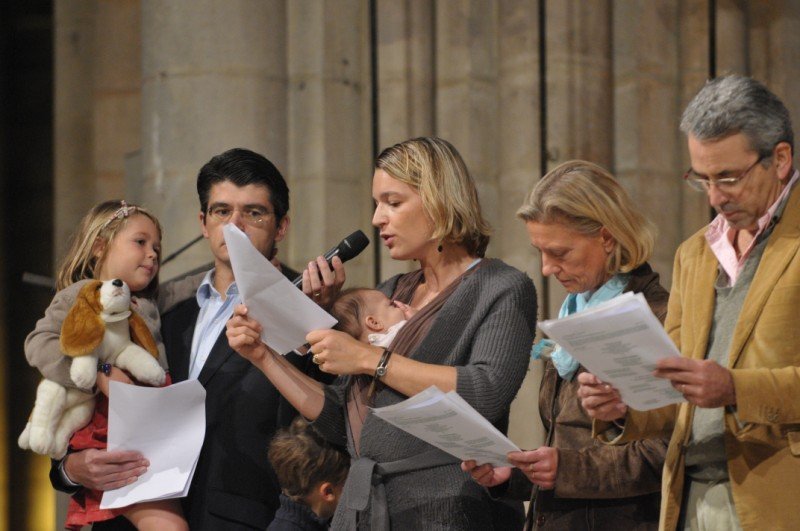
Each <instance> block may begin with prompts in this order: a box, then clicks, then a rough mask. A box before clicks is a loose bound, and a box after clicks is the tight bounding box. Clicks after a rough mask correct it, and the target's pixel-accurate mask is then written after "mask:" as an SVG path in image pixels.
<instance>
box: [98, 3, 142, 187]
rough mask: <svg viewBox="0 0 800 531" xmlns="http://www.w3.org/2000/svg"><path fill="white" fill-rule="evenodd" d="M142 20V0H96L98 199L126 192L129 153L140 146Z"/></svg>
mask: <svg viewBox="0 0 800 531" xmlns="http://www.w3.org/2000/svg"><path fill="white" fill-rule="evenodd" d="M140 22H141V17H140V2H139V0H99V1H98V2H97V7H96V15H95V25H94V28H95V29H94V49H95V53H94V56H93V60H92V81H93V83H92V85H93V90H92V98H91V101H92V130H93V133H94V134H93V137H92V138H93V146H92V160H93V174H94V175H95V178H96V181H95V186H96V200H97V201H100V200H105V199H112V198H122V197H124V196H125V156H126V154H128V153H130V152H132V151H136V150H138V149H139V146H140V144H141V72H142V68H141V24H140ZM136 199H138V198H130V199H129V200H130V201H135V200H136Z"/></svg>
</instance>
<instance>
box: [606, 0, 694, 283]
mask: <svg viewBox="0 0 800 531" xmlns="http://www.w3.org/2000/svg"><path fill="white" fill-rule="evenodd" d="M613 11H614V91H615V100H614V146H615V168H616V176H617V177H618V178H619V180H620V181H621V182H622V184H623V185H624V186H625V187H626V189H627V190H628V192H629V193H630V194H631V195H632V196H633V199H634V201H635V202H636V204H637V205H638V207H639V209H640V210H641V211H642V212H643V213H644V214H645V215H647V216H648V217H649V218H650V219H651V220H652V221H653V222H655V224H656V225H657V226H658V239H657V242H658V243H657V245H656V246H655V250H654V253H653V257H652V259H651V265H652V266H653V269H655V270H656V271H658V272H659V273H661V275H662V278H663V281H664V282H665V283H666V285H667V286H668V285H669V277H670V271H671V269H672V261H673V256H674V253H675V249H676V247H677V245H678V243H679V242H680V241H681V239H682V237H681V236H682V235H681V226H680V211H681V196H682V193H683V186H685V185H684V184H683V182H682V181H681V172H682V170H681V169H680V168H681V156H680V149H681V145H680V144H679V142H678V138H679V136H678V135H679V134H678V124H679V122H680V110H679V108H678V98H679V93H680V91H679V70H678V50H679V48H678V27H679V25H678V8H677V4H676V3H675V2H672V1H671V0H662V1H653V2H636V1H629V0H618V1H615V2H614V6H613ZM632 20H633V21H636V23H635V24H631V21H632Z"/></svg>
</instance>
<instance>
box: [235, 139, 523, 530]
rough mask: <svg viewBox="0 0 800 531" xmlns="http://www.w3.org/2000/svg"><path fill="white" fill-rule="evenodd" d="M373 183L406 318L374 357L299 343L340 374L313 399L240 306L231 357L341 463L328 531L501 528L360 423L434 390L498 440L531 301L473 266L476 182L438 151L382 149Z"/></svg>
mask: <svg viewBox="0 0 800 531" xmlns="http://www.w3.org/2000/svg"><path fill="white" fill-rule="evenodd" d="M375 166H376V167H375V174H374V176H373V180H372V197H373V199H374V200H375V205H376V206H375V214H374V216H373V219H372V223H373V225H375V226H376V227H378V228H379V229H380V235H381V238H382V239H383V242H384V244H385V245H386V247H388V249H389V254H390V255H391V257H392V258H393V259H395V260H416V261H418V262H419V266H420V267H419V269H418V270H417V271H414V272H412V273H408V274H405V275H398V276H395V277H393V278H391V279H389V280H388V281H386V282H384V283H382V284H381V285H380V286H379V289H380V290H382V291H383V292H384V293H385V294H387V296H389V297H390V298H392V299H395V300H397V301H400V302H402V303H405V304H408V305H409V306H411V307H412V308H414V309H416V310H417V313H416V314H415V315H414V316H413V317H411V318H410V319H409V320H408V322H407V323H406V324H405V326H403V328H402V329H401V330H400V331H399V332H398V334H397V336H396V337H395V339H394V340H393V341H392V344H391V345H390V346H389V347H388V348H387V349H382V348H379V347H375V346H372V345H368V344H366V343H362V342H360V341H357V340H356V339H354V338H352V337H351V336H349V335H348V334H345V333H343V332H339V331H336V330H318V331H315V332H312V333H311V334H309V336H308V340H309V342H310V343H311V345H312V347H311V348H312V352H313V356H314V358H313V359H314V362H315V363H317V364H319V366H320V367H321V368H322V370H324V371H326V372H330V373H334V374H339V375H349V376H350V377H349V378H346V379H343V378H340V379H339V380H337V382H339V383H338V384H335V385H332V386H328V387H323V386H322V385H321V384H319V383H318V382H316V381H313V380H311V379H310V378H308V377H306V376H305V375H303V374H302V373H300V371H298V370H296V369H295V368H294V367H293V366H291V364H289V363H288V362H286V360H284V359H283V358H282V357H281V356H279V355H276V354H275V352H273V351H272V350H270V349H269V348H268V347H267V346H266V345H264V344H263V343H262V342H261V341H260V339H259V333H260V326H259V325H258V323H255V322H254V321H253V320H252V319H250V318H248V316H247V313H246V309H245V308H243V307H239V308H237V310H236V313H235V316H234V317H233V319H231V321H230V322H229V324H228V339H229V342H230V344H231V346H232V347H233V348H234V349H236V350H237V351H238V352H239V353H240V354H241V355H242V356H244V357H246V358H247V359H249V360H250V361H251V362H252V363H254V364H255V365H256V366H258V367H259V368H260V369H261V370H262V371H263V372H264V373H265V374H266V375H267V377H268V378H269V379H270V380H271V381H272V382H273V384H274V385H275V387H276V388H278V390H279V391H280V392H281V393H282V394H283V395H284V396H285V397H286V398H287V399H288V400H289V401H290V402H291V403H292V404H293V405H294V406H295V407H296V408H297V409H298V411H299V412H300V413H301V414H302V415H303V416H305V417H306V418H308V419H313V420H314V421H315V422H314V426H315V428H317V429H318V430H319V431H320V432H322V433H323V434H324V435H325V436H326V438H328V439H329V440H331V441H333V442H336V443H339V444H341V445H343V446H344V445H347V447H348V448H349V450H350V453H351V455H352V457H353V459H354V460H353V464H352V466H351V469H350V474H349V476H348V478H347V481H346V484H345V488H344V493H343V495H342V498H341V501H340V503H339V507H338V508H337V510H336V514H335V516H334V520H333V524H332V527H333V528H334V529H354V528H355V527H358V528H371V529H376V530H379V529H380V530H382V529H388V528H389V527H390V526H391V527H392V528H394V529H425V530H432V529H480V530H485V529H494V528H498V529H508V526H509V523H508V522H507V521H506V522H504V521H502V520H501V519H498V517H497V515H496V514H495V510H496V509H497V507H498V505H497V504H496V503H494V502H493V500H491V499H490V497H489V496H488V495H487V493H486V491H485V489H482V488H481V487H480V486H479V485H477V484H475V483H473V482H471V481H470V480H469V477H468V476H467V475H466V474H464V473H463V472H462V471H461V469H460V468H459V464H458V462H457V461H454V459H453V458H452V457H449V456H447V455H446V454H444V453H443V452H441V451H439V450H436V449H435V448H433V447H431V446H429V445H427V444H426V443H424V442H422V441H420V440H419V439H416V438H415V437H413V436H410V435H408V434H407V433H405V432H403V431H401V430H399V429H396V428H394V427H393V426H391V425H389V424H387V423H385V422H383V421H381V420H380V419H378V418H377V417H375V416H374V415H372V414H371V413H370V411H369V408H368V407H367V406H386V405H390V404H395V403H397V402H399V401H401V400H404V399H405V398H406V397H408V396H411V395H413V394H415V393H418V392H419V391H422V390H424V389H426V388H427V387H429V386H431V385H436V386H437V387H439V389H441V390H443V391H452V390H455V391H457V392H458V394H460V395H461V396H462V397H463V398H464V399H465V400H466V401H467V402H469V403H470V404H471V405H472V406H474V407H475V408H476V409H477V410H478V411H479V412H480V413H481V414H482V415H483V416H485V417H486V418H487V419H489V420H490V421H491V422H493V423H494V424H495V425H497V426H498V427H500V428H505V426H506V424H507V420H508V410H509V406H510V404H511V400H512V399H513V398H514V396H515V395H516V393H517V390H518V389H519V386H520V385H521V383H522V379H523V377H524V375H525V372H526V369H527V365H528V352H529V349H530V345H531V342H532V340H533V335H534V330H535V321H536V294H535V290H534V287H533V283H532V282H531V281H530V279H529V278H527V277H526V276H525V275H524V274H523V273H521V272H520V271H517V270H516V269H514V268H512V267H510V266H508V265H506V264H504V263H503V262H501V261H499V260H494V259H488V258H484V252H485V250H486V246H487V244H488V243H489V227H488V224H487V223H486V221H484V219H483V216H482V214H481V209H480V204H479V203H478V195H477V191H476V188H475V183H474V181H473V180H472V178H471V177H470V175H469V173H468V172H467V168H466V166H465V165H464V162H463V160H462V159H461V156H460V155H459V154H458V152H457V151H456V150H455V148H454V147H453V146H452V145H450V144H449V143H448V142H446V141H444V140H441V139H438V138H418V139H413V140H408V141H406V142H402V143H400V144H397V145H395V146H392V147H390V148H387V149H386V150H384V151H383V152H382V153H381V154H380V155H379V156H378V159H377V162H376V165H375Z"/></svg>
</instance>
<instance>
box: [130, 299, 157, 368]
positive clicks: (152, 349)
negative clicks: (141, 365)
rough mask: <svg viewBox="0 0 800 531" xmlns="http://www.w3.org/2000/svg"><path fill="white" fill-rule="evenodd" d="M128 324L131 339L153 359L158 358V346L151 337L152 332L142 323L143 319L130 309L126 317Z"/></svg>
mask: <svg viewBox="0 0 800 531" xmlns="http://www.w3.org/2000/svg"><path fill="white" fill-rule="evenodd" d="M128 326H129V327H130V329H131V339H132V340H133V342H134V343H136V344H137V345H139V346H140V347H142V348H143V349H145V350H146V351H147V352H149V353H150V354H151V355H152V356H153V357H154V358H155V359H158V347H157V346H156V341H155V339H153V334H151V333H150V329H149V328H147V325H146V324H145V323H144V319H142V318H141V317H139V315H138V314H137V313H136V312H134V311H132V312H131V316H130V317H128Z"/></svg>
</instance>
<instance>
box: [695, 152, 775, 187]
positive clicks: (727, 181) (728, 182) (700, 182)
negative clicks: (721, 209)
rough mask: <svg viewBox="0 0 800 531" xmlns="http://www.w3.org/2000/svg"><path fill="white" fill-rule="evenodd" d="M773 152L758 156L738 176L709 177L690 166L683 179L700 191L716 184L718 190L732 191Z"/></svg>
mask: <svg viewBox="0 0 800 531" xmlns="http://www.w3.org/2000/svg"><path fill="white" fill-rule="evenodd" d="M771 155H772V154H769V155H761V156H760V157H758V160H757V161H755V162H754V163H752V164H751V165H750V166H748V167H747V169H746V170H744V171H743V172H742V173H740V174H739V175H738V176H736V177H723V178H722V179H709V178H708V177H702V176H700V175H698V174H697V173H695V171H694V170H693V169H691V168H689V169H688V170H687V171H686V173H684V174H683V180H684V181H686V183H687V184H688V185H689V186H691V187H692V188H693V189H695V190H697V191H698V192H708V191H709V190H710V189H711V187H712V186H716V187H717V190H719V191H720V192H732V191H733V190H735V189H736V187H737V186H738V185H739V183H741V182H742V181H743V180H744V179H745V178H746V177H747V176H748V175H749V174H750V172H751V170H752V169H753V168H755V167H756V165H758V164H759V163H760V162H762V161H763V160H764V159H766V158H769V157H770V156H771Z"/></svg>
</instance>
